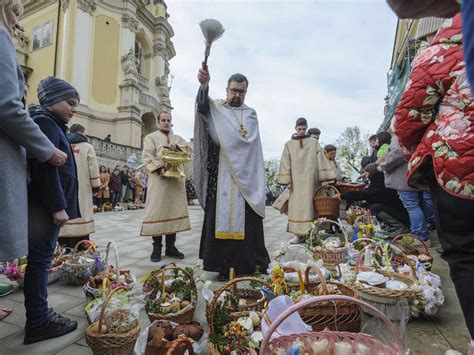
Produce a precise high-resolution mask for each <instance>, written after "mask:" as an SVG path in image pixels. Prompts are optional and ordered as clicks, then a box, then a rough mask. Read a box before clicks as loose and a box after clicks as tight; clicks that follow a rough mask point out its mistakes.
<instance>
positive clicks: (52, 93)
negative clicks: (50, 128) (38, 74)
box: [38, 76, 80, 107]
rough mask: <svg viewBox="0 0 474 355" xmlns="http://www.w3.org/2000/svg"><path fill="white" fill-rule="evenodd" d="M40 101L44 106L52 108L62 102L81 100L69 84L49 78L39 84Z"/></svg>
mask: <svg viewBox="0 0 474 355" xmlns="http://www.w3.org/2000/svg"><path fill="white" fill-rule="evenodd" d="M38 99H39V102H40V104H41V105H43V106H46V107H48V106H52V105H54V104H56V103H58V102H60V101H64V100H69V99H77V100H80V99H79V93H78V92H77V90H76V89H75V88H74V87H73V86H72V85H71V84H69V83H68V82H66V81H64V80H62V79H58V78H55V77H54V76H48V77H47V78H46V79H43V80H41V81H40V83H39V84H38Z"/></svg>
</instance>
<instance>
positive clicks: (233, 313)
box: [207, 276, 272, 355]
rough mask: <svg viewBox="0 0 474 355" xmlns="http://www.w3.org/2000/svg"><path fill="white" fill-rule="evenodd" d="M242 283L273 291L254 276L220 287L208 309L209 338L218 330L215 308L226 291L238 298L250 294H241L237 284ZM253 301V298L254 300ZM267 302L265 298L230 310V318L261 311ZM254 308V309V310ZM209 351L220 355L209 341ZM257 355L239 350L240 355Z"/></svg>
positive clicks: (231, 281)
mask: <svg viewBox="0 0 474 355" xmlns="http://www.w3.org/2000/svg"><path fill="white" fill-rule="evenodd" d="M241 282H256V283H259V284H261V285H262V286H264V287H267V288H268V289H271V288H272V286H271V285H270V284H269V283H268V282H266V281H264V280H262V279H259V278H257V277H252V276H246V277H238V278H234V279H232V280H229V281H227V282H226V283H225V284H224V285H222V286H221V287H219V288H218V289H217V290H216V292H215V293H214V297H213V299H212V301H211V303H210V304H209V308H208V310H209V311H208V317H207V322H208V325H209V336H211V335H212V334H214V333H215V331H216V329H214V328H215V327H214V309H215V306H216V304H217V302H218V299H219V297H220V295H221V294H222V293H223V292H224V291H229V292H231V293H233V294H234V295H237V297H239V296H240V295H242V296H246V295H249V294H250V293H247V291H246V290H248V289H240V290H244V292H243V293H240V290H239V289H238V288H237V284H238V283H241ZM255 291H257V292H258V293H259V294H260V298H262V296H261V292H260V291H258V290H255ZM252 299H253V298H252ZM265 302H266V298H265V297H263V298H262V299H261V300H258V301H254V302H251V303H246V304H245V305H243V306H239V309H238V310H237V309H236V310H231V309H229V312H230V318H231V319H236V318H237V317H239V316H241V315H243V314H242V313H241V312H242V311H243V312H246V313H247V312H248V311H250V310H253V311H257V312H259V311H261V310H262V309H263V307H264V304H265ZM252 307H253V309H252ZM208 349H209V353H210V354H211V355H218V354H220V353H219V351H218V350H217V348H216V347H215V346H214V344H213V343H212V342H211V341H209V342H208ZM246 353H247V354H255V355H256V354H257V353H256V352H255V351H254V350H253V349H239V351H238V354H239V355H240V354H246Z"/></svg>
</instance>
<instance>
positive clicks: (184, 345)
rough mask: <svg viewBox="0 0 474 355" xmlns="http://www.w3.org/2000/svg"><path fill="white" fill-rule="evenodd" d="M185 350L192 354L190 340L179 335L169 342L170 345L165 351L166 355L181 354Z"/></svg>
mask: <svg viewBox="0 0 474 355" xmlns="http://www.w3.org/2000/svg"><path fill="white" fill-rule="evenodd" d="M186 350H187V351H188V354H189V355H194V349H193V343H192V341H191V340H190V339H189V338H187V337H185V336H180V337H179V338H178V339H176V340H174V341H173V342H172V343H171V347H170V348H169V349H168V351H167V352H166V355H183V354H184V353H185V352H186Z"/></svg>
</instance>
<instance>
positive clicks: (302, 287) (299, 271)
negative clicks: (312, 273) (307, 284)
mask: <svg viewBox="0 0 474 355" xmlns="http://www.w3.org/2000/svg"><path fill="white" fill-rule="evenodd" d="M298 281H299V282H300V291H301V294H305V293H306V289H305V288H304V282H303V275H302V274H301V270H298Z"/></svg>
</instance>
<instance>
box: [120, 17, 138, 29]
mask: <svg viewBox="0 0 474 355" xmlns="http://www.w3.org/2000/svg"><path fill="white" fill-rule="evenodd" d="M122 24H123V27H125V28H128V29H130V30H131V31H132V32H135V33H136V32H137V31H138V26H139V24H140V23H139V22H138V20H137V19H136V18H135V17H134V16H131V15H129V14H123V15H122Z"/></svg>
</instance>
